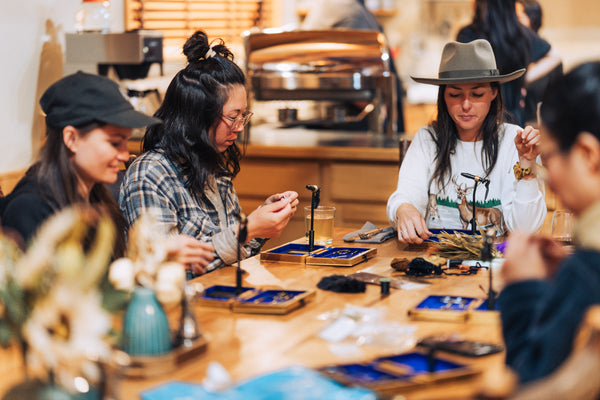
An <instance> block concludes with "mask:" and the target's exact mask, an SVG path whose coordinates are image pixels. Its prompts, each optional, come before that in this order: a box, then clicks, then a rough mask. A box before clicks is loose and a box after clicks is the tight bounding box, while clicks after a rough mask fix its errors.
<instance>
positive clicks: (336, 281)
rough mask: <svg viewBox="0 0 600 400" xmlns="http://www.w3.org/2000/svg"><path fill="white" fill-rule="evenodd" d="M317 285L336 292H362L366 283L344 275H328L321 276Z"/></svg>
mask: <svg viewBox="0 0 600 400" xmlns="http://www.w3.org/2000/svg"><path fill="white" fill-rule="evenodd" d="M317 287H318V288H319V289H323V290H330V291H332V292H338V293H362V292H364V291H365V290H366V287H367V284H366V283H365V282H361V281H359V280H358V279H354V278H350V277H348V276H345V275H330V276H326V277H323V278H322V279H321V281H320V282H319V283H318V284H317Z"/></svg>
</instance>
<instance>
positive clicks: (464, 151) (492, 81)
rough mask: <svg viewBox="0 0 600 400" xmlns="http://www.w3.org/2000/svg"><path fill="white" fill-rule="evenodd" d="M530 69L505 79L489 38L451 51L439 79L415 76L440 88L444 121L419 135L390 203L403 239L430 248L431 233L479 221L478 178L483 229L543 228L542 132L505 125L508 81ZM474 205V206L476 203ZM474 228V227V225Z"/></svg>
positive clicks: (479, 224)
mask: <svg viewBox="0 0 600 400" xmlns="http://www.w3.org/2000/svg"><path fill="white" fill-rule="evenodd" d="M524 73H525V70H524V69H519V70H516V71H512V72H510V73H508V74H501V73H500V72H499V71H498V69H497V67H496V61H495V58H494V53H493V51H492V48H491V45H490V43H489V42H487V41H486V40H484V39H477V40H474V41H472V42H470V43H459V42H449V43H447V44H446V45H445V46H444V49H443V52H442V58H441V62H440V67H439V74H438V77H437V78H419V77H414V76H411V77H412V79H414V80H415V81H417V82H420V83H426V84H433V85H439V92H438V100H437V119H436V120H434V121H433V122H432V123H431V124H430V125H428V126H425V127H423V128H421V129H420V130H419V131H418V132H417V133H416V135H415V137H414V139H413V141H412V143H411V145H410V147H409V148H408V151H407V153H406V156H405V157H404V160H403V161H402V165H401V166H400V172H399V175H398V187H397V189H396V191H395V192H394V193H393V194H392V195H391V196H390V198H389V199H388V203H387V215H388V219H389V220H390V222H391V224H392V226H394V227H396V228H397V230H398V240H399V241H401V242H406V243H422V242H423V240H425V239H427V238H428V237H429V236H430V235H431V231H430V230H429V228H445V229H467V227H470V224H471V220H472V217H473V207H472V206H473V204H472V190H473V189H474V185H475V183H476V182H475V180H474V179H472V178H468V177H465V176H463V175H462V174H463V173H467V174H471V176H474V177H477V179H478V181H479V182H480V184H479V190H478V191H477V192H476V193H477V198H476V212H475V215H476V219H477V221H476V226H477V227H476V228H477V230H479V229H480V228H485V227H487V226H494V227H495V228H496V231H497V233H498V234H503V233H506V231H507V230H514V229H517V228H519V229H524V230H526V231H529V232H533V231H536V230H538V229H539V228H540V227H541V226H542V223H543V222H544V218H545V216H546V204H545V200H544V185H543V183H542V182H541V181H540V180H539V179H538V178H537V177H536V175H535V169H534V167H535V166H536V162H537V158H538V154H539V151H538V145H539V132H538V131H537V130H535V129H533V128H531V127H527V128H525V129H521V128H520V127H518V126H516V125H512V124H508V123H505V122H503V119H502V115H503V103H502V92H501V90H500V84H502V83H504V82H510V81H511V80H515V79H517V78H519V77H520V76H522V75H523V74H524ZM469 203H471V204H469ZM470 228H472V226H471V227H470Z"/></svg>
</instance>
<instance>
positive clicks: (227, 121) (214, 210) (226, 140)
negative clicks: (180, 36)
mask: <svg viewBox="0 0 600 400" xmlns="http://www.w3.org/2000/svg"><path fill="white" fill-rule="evenodd" d="M183 53H184V54H185V56H186V57H187V60H188V64H187V66H186V67H185V68H183V69H182V70H180V71H179V72H178V73H177V74H176V75H175V77H174V78H173V80H172V81H171V83H170V85H169V87H168V88H167V91H166V93H165V97H164V100H163V103H162V105H161V106H160V108H159V109H158V110H157V111H156V113H155V116H156V117H157V118H160V119H162V120H163V124H162V125H156V126H152V127H150V128H148V129H147V131H146V134H145V136H144V139H143V154H142V155H140V156H139V157H137V158H136V159H135V160H134V161H133V163H132V164H131V165H130V166H129V168H128V169H127V172H126V174H125V177H124V179H123V183H122V185H121V195H120V200H119V203H120V206H121V209H122V211H123V213H124V215H125V217H126V218H127V221H128V223H129V224H133V223H134V222H135V221H136V219H137V218H138V217H139V216H140V215H141V213H143V212H144V211H145V210H149V209H155V210H156V212H157V213H158V216H157V217H158V220H159V222H160V223H161V224H163V225H164V226H165V227H166V228H167V229H168V230H169V231H175V232H179V233H182V234H185V235H189V236H193V237H195V238H196V239H198V240H201V241H204V242H207V243H210V244H211V245H212V246H214V251H215V252H214V260H213V261H212V262H211V263H210V264H209V265H207V266H206V267H203V268H197V269H195V270H194V271H193V272H194V274H195V275H198V274H202V273H204V272H207V271H212V270H214V269H215V268H219V267H222V266H225V265H230V264H233V263H234V262H235V261H236V260H237V247H238V246H237V245H238V228H239V226H240V224H239V219H240V215H241V211H242V210H241V207H240V204H239V201H238V197H237V194H236V192H235V190H234V188H233V184H232V180H233V179H234V178H235V176H236V175H237V173H238V172H239V170H240V166H239V161H240V157H241V154H240V150H239V148H238V146H237V144H236V140H237V139H238V135H239V134H241V133H242V132H243V130H244V126H245V125H246V124H247V123H248V121H249V120H250V117H251V116H252V112H250V111H249V110H248V105H247V96H246V89H245V85H246V78H245V76H244V73H243V72H242V70H241V69H240V67H239V66H238V65H237V64H236V63H235V62H234V61H233V54H232V53H231V51H230V50H229V49H228V48H227V47H226V46H225V45H224V43H223V42H222V41H221V40H217V41H213V42H212V43H209V41H208V37H207V35H206V33H204V32H202V31H197V32H195V33H194V34H193V35H192V36H191V37H190V38H189V39H188V40H187V41H186V43H185V44H184V46H183ZM297 205H298V194H297V193H296V192H293V191H286V192H283V193H278V194H274V195H272V196H270V197H269V198H268V199H266V201H265V202H264V204H263V205H262V206H260V207H259V208H258V209H256V210H254V211H252V212H251V213H250V214H249V215H248V217H247V237H246V241H245V243H244V246H243V247H242V248H241V256H242V257H244V258H245V257H248V256H250V255H253V254H256V253H257V252H258V251H259V250H260V248H261V247H262V245H263V244H264V243H265V241H266V240H267V238H272V237H277V236H279V235H280V234H281V232H282V231H283V229H284V228H285V226H286V225H287V223H288V221H289V220H290V218H291V217H292V216H293V214H294V212H295V211H296V206H297Z"/></svg>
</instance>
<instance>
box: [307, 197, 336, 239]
mask: <svg viewBox="0 0 600 400" xmlns="http://www.w3.org/2000/svg"><path fill="white" fill-rule="evenodd" d="M314 216H315V220H314V223H313V229H314V231H315V236H314V237H315V244H330V243H331V242H333V217H334V216H335V207H330V206H319V207H317V208H315V210H314ZM304 221H306V222H305V226H306V241H307V243H308V238H309V236H308V232H309V231H310V206H306V207H304Z"/></svg>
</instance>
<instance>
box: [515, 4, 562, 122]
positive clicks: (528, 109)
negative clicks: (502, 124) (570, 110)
mask: <svg viewBox="0 0 600 400" xmlns="http://www.w3.org/2000/svg"><path fill="white" fill-rule="evenodd" d="M515 7H516V12H517V17H518V19H519V21H520V22H521V23H522V24H523V25H524V26H526V27H527V28H529V29H531V30H532V31H534V32H535V33H536V34H539V30H540V28H541V27H542V6H541V5H540V3H538V2H537V1H536V0H517V2H516V3H515ZM541 44H542V43H541V42H538V41H533V42H532V46H535V45H541ZM540 51H542V49H539V50H536V49H533V53H534V54H536V53H539V52H540ZM562 74H563V64H562V61H561V56H560V54H559V53H558V51H556V49H555V48H554V47H551V48H550V52H549V53H548V56H546V57H543V58H542V59H540V60H539V61H537V62H535V63H533V64H530V65H529V69H528V71H527V74H525V89H526V95H525V109H524V111H523V112H524V117H523V118H524V120H525V121H527V122H535V121H536V118H537V114H536V113H537V104H538V103H539V102H540V100H541V99H542V95H543V94H544V91H545V90H546V87H547V86H548V84H549V83H550V82H551V81H553V80H554V79H556V78H558V77H559V76H562Z"/></svg>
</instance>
